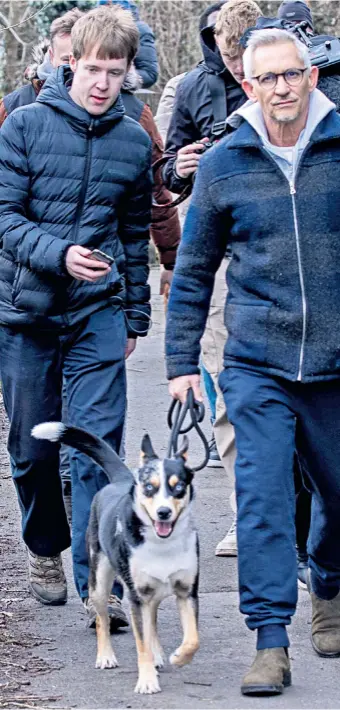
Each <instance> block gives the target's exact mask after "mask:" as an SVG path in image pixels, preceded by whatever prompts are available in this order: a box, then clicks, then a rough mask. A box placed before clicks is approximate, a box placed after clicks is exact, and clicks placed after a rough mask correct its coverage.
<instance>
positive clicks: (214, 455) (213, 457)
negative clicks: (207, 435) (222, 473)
mask: <svg viewBox="0 0 340 710" xmlns="http://www.w3.org/2000/svg"><path fill="white" fill-rule="evenodd" d="M207 467H208V468H223V463H222V461H221V459H220V455H219V453H218V451H217V446H216V441H215V436H214V434H213V435H212V437H211V441H210V442H209V461H208V463H207Z"/></svg>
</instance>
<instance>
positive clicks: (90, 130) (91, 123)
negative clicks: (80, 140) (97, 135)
mask: <svg viewBox="0 0 340 710" xmlns="http://www.w3.org/2000/svg"><path fill="white" fill-rule="evenodd" d="M93 126H94V118H92V119H91V122H90V125H89V133H92V131H93Z"/></svg>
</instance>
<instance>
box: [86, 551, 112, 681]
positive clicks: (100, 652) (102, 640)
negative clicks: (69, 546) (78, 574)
mask: <svg viewBox="0 0 340 710" xmlns="http://www.w3.org/2000/svg"><path fill="white" fill-rule="evenodd" d="M90 560H91V561H90V569H91V574H90V579H93V580H94V586H91V585H90V590H89V591H90V600H91V601H92V602H93V604H94V607H95V610H96V612H97V618H96V634H97V659H96V668H102V669H104V668H116V667H117V666H118V661H117V658H116V656H115V653H114V651H113V648H112V645H111V639H110V619H109V615H108V611H107V602H108V598H109V595H110V592H111V589H112V584H113V580H114V576H115V575H114V570H113V569H112V567H111V564H110V561H109V559H108V558H107V557H106V555H104V554H103V553H102V552H101V553H100V554H99V555H98V557H97V559H95V558H94V556H92V559H91V556H90Z"/></svg>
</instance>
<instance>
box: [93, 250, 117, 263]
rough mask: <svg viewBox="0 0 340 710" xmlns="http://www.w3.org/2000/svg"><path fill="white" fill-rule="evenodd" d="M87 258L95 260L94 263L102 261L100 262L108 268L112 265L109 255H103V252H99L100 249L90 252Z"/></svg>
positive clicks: (111, 257)
mask: <svg viewBox="0 0 340 710" xmlns="http://www.w3.org/2000/svg"><path fill="white" fill-rule="evenodd" d="M88 258H89V259H95V260H96V261H102V262H104V264H108V266H111V265H112V264H113V263H114V258H113V256H109V254H105V252H104V251H100V249H93V251H92V252H91V254H90V256H89V257H88Z"/></svg>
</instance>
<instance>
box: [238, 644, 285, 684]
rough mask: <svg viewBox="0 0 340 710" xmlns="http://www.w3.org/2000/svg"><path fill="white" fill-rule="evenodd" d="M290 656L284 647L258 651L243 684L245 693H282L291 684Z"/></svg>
mask: <svg viewBox="0 0 340 710" xmlns="http://www.w3.org/2000/svg"><path fill="white" fill-rule="evenodd" d="M291 682H292V677H291V672H290V663H289V657H288V654H287V653H286V649H284V648H281V647H280V648H264V649H263V650H261V651H257V654H256V658H255V661H254V663H253V665H252V666H251V669H250V671H248V673H247V674H246V675H245V676H244V678H243V683H242V685H241V693H242V694H243V695H280V694H281V693H283V689H284V688H286V687H287V686H288V685H291Z"/></svg>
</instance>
